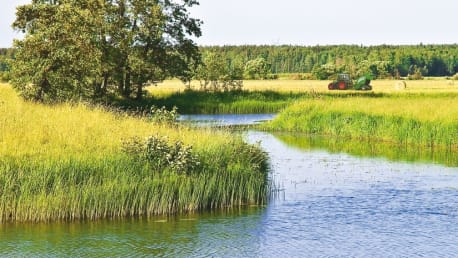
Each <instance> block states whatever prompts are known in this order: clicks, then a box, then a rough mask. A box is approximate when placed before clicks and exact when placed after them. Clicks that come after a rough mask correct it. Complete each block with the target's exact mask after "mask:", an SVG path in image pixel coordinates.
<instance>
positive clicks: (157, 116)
mask: <svg viewBox="0 0 458 258" xmlns="http://www.w3.org/2000/svg"><path fill="white" fill-rule="evenodd" d="M149 118H150V119H151V121H153V122H154V123H160V124H168V125H175V124H176V123H177V119H178V108H177V107H176V106H173V108H172V110H170V111H168V110H167V109H166V108H165V106H162V107H161V108H157V107H156V106H154V105H153V106H152V107H151V109H150V113H149Z"/></svg>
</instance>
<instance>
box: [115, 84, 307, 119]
mask: <svg viewBox="0 0 458 258" xmlns="http://www.w3.org/2000/svg"><path fill="white" fill-rule="evenodd" d="M308 95H309V93H308V92H306V93H291V92H283V93H282V92H275V91H245V90H242V91H228V92H204V91H196V90H186V91H183V92H176V93H173V94H171V95H167V96H163V97H156V96H155V97H154V98H153V97H147V98H144V99H143V100H142V101H141V102H138V101H129V100H121V101H119V102H115V103H113V104H114V105H117V106H120V107H122V108H123V109H127V110H136V109H139V110H145V109H148V107H151V106H164V107H165V109H168V110H172V109H173V107H175V106H176V107H177V108H178V110H180V112H182V113H183V114H229V113H230V114H249V113H258V114H259V113H276V112H278V111H280V110H282V109H283V108H285V107H286V106H288V105H289V104H291V103H293V102H294V101H296V100H297V99H300V98H303V97H306V96H308ZM143 115H146V116H149V114H148V112H146V113H145V114H143Z"/></svg>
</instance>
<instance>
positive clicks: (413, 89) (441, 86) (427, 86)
mask: <svg viewBox="0 0 458 258" xmlns="http://www.w3.org/2000/svg"><path fill="white" fill-rule="evenodd" d="M329 82H331V81H330V80H323V81H319V80H245V81H244V82H243V85H244V86H243V88H244V89H245V90H250V91H266V90H271V91H279V92H283V91H287V92H290V91H292V92H310V91H317V92H330V91H329V90H328V88H327V86H328V84H329ZM397 82H399V80H373V81H372V82H371V85H372V86H373V92H375V93H425V92H428V93H441V92H453V93H458V81H456V80H455V81H454V80H447V79H445V78H426V79H424V80H417V81H409V80H405V82H406V85H407V87H406V88H405V89H402V90H399V89H396V87H395V86H396V83H397ZM191 88H193V89H199V82H197V81H193V82H192V83H191ZM184 90H185V86H184V84H183V83H182V82H180V81H179V80H167V81H164V82H162V83H159V84H158V85H157V86H151V87H148V91H149V92H151V93H152V94H153V95H155V96H163V95H168V94H171V93H172V92H177V91H184ZM344 92H345V91H344ZM332 93H339V91H332Z"/></svg>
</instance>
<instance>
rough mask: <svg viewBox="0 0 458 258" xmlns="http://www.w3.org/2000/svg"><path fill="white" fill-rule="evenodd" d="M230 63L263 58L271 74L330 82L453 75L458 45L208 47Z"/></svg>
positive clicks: (456, 69) (204, 49)
mask: <svg viewBox="0 0 458 258" xmlns="http://www.w3.org/2000/svg"><path fill="white" fill-rule="evenodd" d="M201 49H202V52H217V53H219V54H220V55H221V56H223V57H225V58H226V59H227V60H228V62H232V61H235V62H239V63H240V62H242V63H244V62H248V61H249V60H253V59H256V58H263V59H264V60H265V61H266V62H267V63H268V64H269V66H270V68H269V72H270V73H272V74H281V73H309V74H311V75H312V76H313V77H315V78H316V79H327V77H328V76H330V75H331V74H333V73H336V72H348V73H351V74H353V75H359V74H364V73H367V72H370V73H372V74H373V75H374V76H376V77H377V78H394V77H400V76H402V77H407V76H412V75H415V74H417V75H419V74H421V75H422V76H452V75H455V74H456V73H458V44H451V45H423V44H420V45H406V46H393V45H379V46H358V45H330V46H290V45H284V46H269V45H265V46H252V45H245V46H207V47H202V48H201Z"/></svg>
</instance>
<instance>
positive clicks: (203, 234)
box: [0, 117, 458, 257]
mask: <svg viewBox="0 0 458 258" xmlns="http://www.w3.org/2000/svg"><path fill="white" fill-rule="evenodd" d="M203 119H204V120H206V121H208V120H211V117H204V118H203ZM219 119H221V118H219ZM243 119H246V118H243ZM264 119H265V117H259V119H257V118H256V117H255V118H253V117H251V118H250V121H251V122H254V121H258V120H264ZM251 122H250V123H251ZM244 137H245V139H246V140H247V141H249V142H251V143H258V144H260V146H261V147H262V148H263V149H264V150H265V151H266V152H268V154H269V157H270V164H271V169H272V172H271V177H272V180H273V182H274V183H275V185H276V191H275V192H274V193H273V197H272V200H271V201H270V202H269V204H268V205H266V206H263V207H258V206H250V207H244V208H240V209H239V208H237V209H232V210H227V211H213V212H207V213H202V214H191V215H184V216H171V217H152V218H137V219H134V218H131V219H120V220H101V221H82V222H72V223H63V222H59V223H49V224H46V223H38V224H34V223H18V224H0V255H1V256H11V257H17V256H57V257H62V256H72V257H73V256H96V257H98V256H123V257H124V256H133V257H138V256H159V257H161V256H170V257H190V256H191V257H196V256H197V257H208V256H210V257H349V256H351V257H355V256H356V257H367V256H370V257H387V256H396V257H399V256H401V257H412V256H425V257H453V256H456V255H457V254H458V245H457V244H456V242H457V241H458V161H457V160H458V157H456V154H453V153H449V154H447V153H445V154H440V153H437V152H434V151H431V152H428V151H425V150H412V149H409V148H407V147H404V148H400V147H396V146H390V145H388V146H385V147H380V146H381V144H379V143H361V142H349V141H339V140H331V139H326V138H316V137H309V136H305V135H293V134H270V133H265V132H258V131H248V132H245V133H244ZM349 146H350V147H349ZM351 146H354V147H351Z"/></svg>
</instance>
